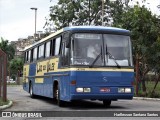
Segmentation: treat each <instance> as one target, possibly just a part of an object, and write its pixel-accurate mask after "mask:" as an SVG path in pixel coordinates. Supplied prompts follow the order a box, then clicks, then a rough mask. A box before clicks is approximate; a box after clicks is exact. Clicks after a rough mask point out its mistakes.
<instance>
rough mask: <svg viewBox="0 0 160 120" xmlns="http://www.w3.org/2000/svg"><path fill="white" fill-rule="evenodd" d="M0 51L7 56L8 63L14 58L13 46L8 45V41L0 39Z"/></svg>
mask: <svg viewBox="0 0 160 120" xmlns="http://www.w3.org/2000/svg"><path fill="white" fill-rule="evenodd" d="M0 49H2V50H3V51H4V52H5V53H6V54H7V56H8V60H9V61H10V60H11V59H13V58H14V55H15V49H14V46H13V45H11V44H9V42H8V40H4V39H3V38H1V40H0Z"/></svg>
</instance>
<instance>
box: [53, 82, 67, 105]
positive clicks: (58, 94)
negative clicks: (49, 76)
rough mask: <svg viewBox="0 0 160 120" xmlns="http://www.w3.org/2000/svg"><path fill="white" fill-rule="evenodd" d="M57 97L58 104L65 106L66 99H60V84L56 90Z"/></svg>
mask: <svg viewBox="0 0 160 120" xmlns="http://www.w3.org/2000/svg"><path fill="white" fill-rule="evenodd" d="M55 93H56V94H55V97H56V100H57V104H58V106H59V107H63V106H64V105H65V101H62V100H60V94H61V93H60V90H59V87H58V85H57V87H56V91H55Z"/></svg>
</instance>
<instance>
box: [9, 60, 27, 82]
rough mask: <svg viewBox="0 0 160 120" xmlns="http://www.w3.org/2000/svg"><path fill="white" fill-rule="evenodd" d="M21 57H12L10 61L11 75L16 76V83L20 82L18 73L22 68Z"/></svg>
mask: <svg viewBox="0 0 160 120" xmlns="http://www.w3.org/2000/svg"><path fill="white" fill-rule="evenodd" d="M23 64H24V63H23V59H22V58H15V59H12V60H11V61H10V71H11V75H12V76H13V77H14V76H17V84H19V83H20V81H19V77H20V73H21V72H22V70H23Z"/></svg>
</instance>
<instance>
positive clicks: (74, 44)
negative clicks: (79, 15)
mask: <svg viewBox="0 0 160 120" xmlns="http://www.w3.org/2000/svg"><path fill="white" fill-rule="evenodd" d="M71 65H84V66H90V65H92V66H117V65H118V66H132V55H131V43H130V37H129V36H124V35H113V34H92V33H76V34H73V36H72V40H71Z"/></svg>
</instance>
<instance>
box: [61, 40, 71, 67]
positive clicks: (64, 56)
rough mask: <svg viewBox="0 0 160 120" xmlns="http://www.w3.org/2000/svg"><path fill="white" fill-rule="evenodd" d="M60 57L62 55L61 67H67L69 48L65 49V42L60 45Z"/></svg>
mask: <svg viewBox="0 0 160 120" xmlns="http://www.w3.org/2000/svg"><path fill="white" fill-rule="evenodd" d="M61 50H62V51H61V55H62V65H63V66H67V65H69V48H68V47H67V42H64V43H63V44H62V49H61Z"/></svg>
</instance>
